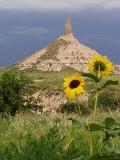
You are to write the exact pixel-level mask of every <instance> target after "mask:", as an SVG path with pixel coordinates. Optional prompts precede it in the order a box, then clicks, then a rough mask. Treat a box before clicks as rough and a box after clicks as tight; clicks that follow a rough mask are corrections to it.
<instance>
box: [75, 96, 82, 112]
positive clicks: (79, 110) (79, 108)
mask: <svg viewBox="0 0 120 160" xmlns="http://www.w3.org/2000/svg"><path fill="white" fill-rule="evenodd" d="M76 97H77V107H78V112H79V115H81V107H80V103H79V99H78V96H76Z"/></svg>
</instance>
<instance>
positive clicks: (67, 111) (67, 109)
mask: <svg viewBox="0 0 120 160" xmlns="http://www.w3.org/2000/svg"><path fill="white" fill-rule="evenodd" d="M68 114H69V100H68V103H67V116H68Z"/></svg>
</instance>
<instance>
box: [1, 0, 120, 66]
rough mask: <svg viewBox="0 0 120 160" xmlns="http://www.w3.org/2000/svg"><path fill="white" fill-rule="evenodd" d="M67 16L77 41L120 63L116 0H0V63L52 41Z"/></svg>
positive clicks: (119, 11) (11, 61) (119, 8)
mask: <svg viewBox="0 0 120 160" xmlns="http://www.w3.org/2000/svg"><path fill="white" fill-rule="evenodd" d="M67 16H71V19H72V25H73V32H74V35H75V36H76V38H77V39H78V40H79V41H80V42H81V43H83V44H85V45H87V46H89V47H91V48H93V49H94V50H96V51H98V52H99V53H101V54H103V55H107V56H108V57H109V59H111V60H112V61H113V62H114V63H115V64H120V0H0V66H9V65H11V64H14V63H16V62H17V61H18V60H21V59H23V58H25V57H27V56H28V55H30V54H32V53H34V52H36V51H37V50H38V49H40V48H43V47H44V46H46V45H47V44H49V43H50V42H52V41H54V40H55V39H56V38H58V37H59V36H60V35H61V34H62V33H63V32H64V23H65V20H66V17H67Z"/></svg>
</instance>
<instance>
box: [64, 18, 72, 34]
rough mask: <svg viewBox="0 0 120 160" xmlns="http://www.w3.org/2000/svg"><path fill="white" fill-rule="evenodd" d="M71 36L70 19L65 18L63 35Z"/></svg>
mask: <svg viewBox="0 0 120 160" xmlns="http://www.w3.org/2000/svg"><path fill="white" fill-rule="evenodd" d="M68 34H72V23H71V17H67V19H66V22H65V32H64V35H68Z"/></svg>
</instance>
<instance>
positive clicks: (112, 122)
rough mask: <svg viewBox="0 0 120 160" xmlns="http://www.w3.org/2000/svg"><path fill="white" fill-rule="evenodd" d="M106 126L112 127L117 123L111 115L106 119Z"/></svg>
mask: <svg viewBox="0 0 120 160" xmlns="http://www.w3.org/2000/svg"><path fill="white" fill-rule="evenodd" d="M104 123H105V127H106V128H111V127H113V126H114V125H115V120H114V119H113V118H111V117H107V118H106V119H105V121H104Z"/></svg>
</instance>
